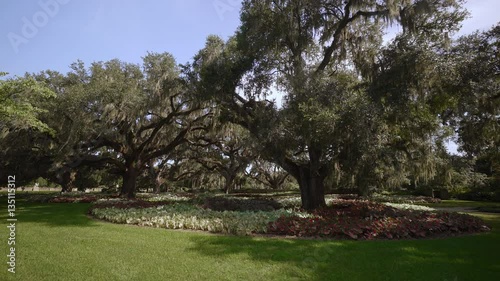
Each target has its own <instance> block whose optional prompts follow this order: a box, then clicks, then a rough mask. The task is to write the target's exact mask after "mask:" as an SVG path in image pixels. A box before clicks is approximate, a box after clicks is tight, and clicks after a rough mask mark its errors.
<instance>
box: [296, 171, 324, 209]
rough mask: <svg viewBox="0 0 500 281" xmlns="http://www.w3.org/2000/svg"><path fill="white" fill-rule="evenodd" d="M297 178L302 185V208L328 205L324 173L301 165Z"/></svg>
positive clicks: (300, 185)
mask: <svg viewBox="0 0 500 281" xmlns="http://www.w3.org/2000/svg"><path fill="white" fill-rule="evenodd" d="M295 178H296V179H297V182H298V183H299V187H300V197H301V200H302V208H304V209H306V210H314V209H317V208H319V207H324V206H326V202H325V186H324V179H325V176H324V175H321V174H319V172H318V171H314V172H313V171H311V169H309V168H307V167H299V173H298V175H295Z"/></svg>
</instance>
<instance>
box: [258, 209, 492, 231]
mask: <svg viewBox="0 0 500 281" xmlns="http://www.w3.org/2000/svg"><path fill="white" fill-rule="evenodd" d="M311 214H312V217H308V218H304V217H299V216H282V217H280V218H278V219H277V220H276V221H274V222H271V223H269V225H268V230H267V232H268V233H272V234H278V235H291V236H298V237H327V238H339V239H345V238H348V239H377V238H382V239H405V238H423V237H436V236H450V235H457V234H460V233H473V232H482V231H488V230H489V227H488V226H487V225H485V224H484V222H483V221H482V220H481V219H479V218H477V217H474V216H470V215H465V214H458V213H448V212H429V211H420V210H412V209H410V208H407V209H396V208H394V207H391V206H388V205H384V204H378V203H374V202H368V201H338V202H337V203H335V204H334V205H332V206H328V207H325V208H321V209H318V210H315V211H313V212H311Z"/></svg>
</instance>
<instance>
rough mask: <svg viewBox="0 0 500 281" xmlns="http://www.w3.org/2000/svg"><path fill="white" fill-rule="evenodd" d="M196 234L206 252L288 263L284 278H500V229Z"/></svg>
mask: <svg viewBox="0 0 500 281" xmlns="http://www.w3.org/2000/svg"><path fill="white" fill-rule="evenodd" d="M191 239H192V241H193V242H194V245H195V246H194V247H193V248H191V249H190V250H192V251H195V252H197V253H200V254H202V255H206V256H212V257H214V258H216V257H229V256H231V255H235V254H245V255H247V256H248V257H249V258H250V259H252V260H256V261H260V262H262V263H264V264H270V263H271V264H279V265H281V266H284V267H285V268H286V270H284V271H283V273H282V274H283V276H280V277H281V279H284V280H294V279H295V280H374V281H375V280H441V281H445V280H448V281H455V280H456V281H459V280H460V281H462V280H500V267H499V266H498V264H499V263H500V258H499V257H500V256H499V253H500V237H499V235H498V233H489V234H480V235H472V236H464V237H452V238H444V239H428V240H399V241H394V240H393V241H388V240H385V241H384V240H380V241H347V240H346V241H334V240H301V239H280V238H272V239H266V238H256V237H234V236H233V237H232V236H215V237H203V236H200V237H193V238H191ZM495 276H496V277H495Z"/></svg>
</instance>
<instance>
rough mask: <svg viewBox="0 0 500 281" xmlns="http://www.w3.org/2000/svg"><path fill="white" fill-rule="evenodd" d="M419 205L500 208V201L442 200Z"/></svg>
mask: <svg viewBox="0 0 500 281" xmlns="http://www.w3.org/2000/svg"><path fill="white" fill-rule="evenodd" d="M419 205H425V206H429V207H444V208H452V207H473V208H479V207H484V208H500V202H488V201H467V200H442V201H441V202H440V203H423V204H419Z"/></svg>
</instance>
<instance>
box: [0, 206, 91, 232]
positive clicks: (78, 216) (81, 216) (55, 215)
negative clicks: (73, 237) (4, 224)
mask: <svg viewBox="0 0 500 281" xmlns="http://www.w3.org/2000/svg"><path fill="white" fill-rule="evenodd" d="M89 207H90V204H86V203H27V202H25V201H23V200H20V201H17V202H16V212H15V214H16V218H17V219H18V222H19V223H41V224H45V225H48V226H52V227H58V226H76V227H82V226H84V227H85V226H96V222H95V221H93V220H92V219H90V218H89V217H87V215H86V214H87V210H88V208H89ZM0 212H1V213H0V214H1V215H0V219H1V220H6V219H7V210H6V208H5V207H3V208H2V210H0Z"/></svg>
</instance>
